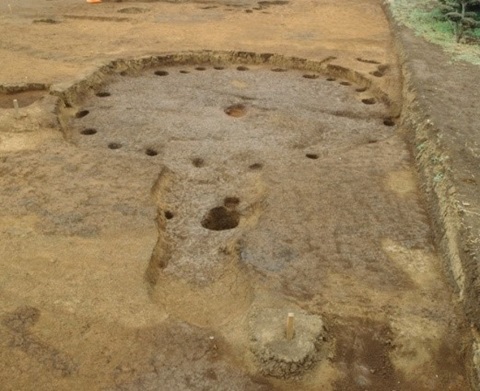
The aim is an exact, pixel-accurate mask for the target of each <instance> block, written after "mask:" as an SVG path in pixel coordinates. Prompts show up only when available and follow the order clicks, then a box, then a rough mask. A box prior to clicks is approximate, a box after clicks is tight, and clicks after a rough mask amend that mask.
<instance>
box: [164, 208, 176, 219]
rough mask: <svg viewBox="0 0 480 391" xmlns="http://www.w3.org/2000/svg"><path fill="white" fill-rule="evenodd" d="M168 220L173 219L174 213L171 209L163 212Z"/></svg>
mask: <svg viewBox="0 0 480 391" xmlns="http://www.w3.org/2000/svg"><path fill="white" fill-rule="evenodd" d="M163 215H164V216H165V218H166V219H167V220H171V219H173V216H174V214H173V213H172V212H170V211H169V210H166V211H165V213H164V214H163Z"/></svg>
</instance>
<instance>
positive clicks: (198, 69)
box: [195, 67, 207, 71]
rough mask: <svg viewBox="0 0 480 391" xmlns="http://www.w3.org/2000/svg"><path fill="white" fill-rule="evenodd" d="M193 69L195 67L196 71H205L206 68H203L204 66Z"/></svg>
mask: <svg viewBox="0 0 480 391" xmlns="http://www.w3.org/2000/svg"><path fill="white" fill-rule="evenodd" d="M195 69H196V70H197V71H205V70H207V68H205V67H196V68H195Z"/></svg>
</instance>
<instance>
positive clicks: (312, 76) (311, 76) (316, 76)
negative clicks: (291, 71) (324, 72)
mask: <svg viewBox="0 0 480 391" xmlns="http://www.w3.org/2000/svg"><path fill="white" fill-rule="evenodd" d="M303 77H304V78H305V79H318V77H319V76H318V75H315V74H306V75H303Z"/></svg>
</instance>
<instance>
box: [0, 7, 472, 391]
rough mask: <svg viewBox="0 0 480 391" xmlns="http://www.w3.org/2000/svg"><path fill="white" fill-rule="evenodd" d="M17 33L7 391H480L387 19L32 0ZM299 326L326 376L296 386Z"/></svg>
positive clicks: (7, 51) (309, 376)
mask: <svg viewBox="0 0 480 391" xmlns="http://www.w3.org/2000/svg"><path fill="white" fill-rule="evenodd" d="M133 3H135V4H133ZM250 11H251V12H250ZM0 28H1V29H2V32H1V33H2V37H5V40H2V47H1V49H0V50H1V52H2V56H3V57H2V58H4V59H5V64H7V66H5V67H3V68H2V70H1V71H0V80H1V82H2V86H3V89H4V90H5V91H9V92H15V91H17V93H16V94H10V95H7V96H6V97H5V99H3V100H2V102H6V103H5V104H4V105H5V106H8V105H7V103H9V101H11V99H18V101H19V102H20V105H21V106H25V107H22V108H21V109H20V113H19V116H20V118H16V116H17V113H16V112H15V111H14V110H13V109H9V108H4V109H2V113H1V114H2V117H1V121H0V127H1V129H2V133H1V144H0V148H1V149H2V177H1V181H2V192H1V198H2V205H4V208H3V211H2V217H1V228H2V232H1V235H2V239H1V242H2V244H3V246H2V247H1V249H0V250H1V251H2V255H1V260H0V262H1V265H2V266H1V267H2V276H1V279H2V280H1V289H2V290H1V295H2V302H1V303H2V304H1V308H0V311H1V313H2V315H1V317H2V322H1V326H0V333H1V335H2V338H1V341H2V342H1V343H2V348H1V350H0V363H1V368H0V375H1V377H2V384H4V385H5V387H6V389H12V390H13V389H52V388H53V389H132V390H134V389H179V390H181V389H186V390H191V389H219V390H221V389H252V390H254V389H259V390H262V389H265V390H267V389H278V390H282V389H285V390H287V389H304V390H318V389H325V390H328V389H338V390H346V389H366V388H368V389H373V390H384V389H399V390H402V389H418V390H423V389H425V390H430V389H451V390H464V389H468V388H469V385H468V383H469V380H468V379H469V373H468V371H467V368H468V362H469V357H468V351H467V350H466V349H467V348H468V347H469V346H470V342H471V335H470V327H469V324H468V322H467V321H466V320H465V319H464V317H463V315H462V313H463V312H462V307H461V306H460V305H457V304H456V303H457V300H456V297H457V296H456V295H455V294H454V293H453V291H452V290H451V287H450V286H449V284H448V281H447V277H448V273H446V269H444V268H443V267H442V265H443V264H442V262H441V257H440V256H439V255H438V254H437V252H436V251H435V247H434V242H433V239H432V237H433V235H432V225H431V224H430V222H429V221H430V218H429V215H428V213H427V207H426V204H425V203H424V202H423V193H422V192H421V191H419V189H420V187H421V186H422V185H423V184H424V183H423V182H422V180H423V179H422V180H421V181H420V182H419V181H418V179H417V176H416V174H415V167H414V163H413V161H412V159H411V158H410V153H409V148H408V146H407V144H406V141H405V139H406V138H408V135H409V130H408V129H405V128H404V127H402V125H401V124H402V122H401V121H399V120H398V117H399V115H400V114H401V102H402V99H401V82H400V81H401V76H400V68H399V65H398V61H397V57H396V53H395V49H394V46H393V42H392V38H391V35H390V31H389V27H388V23H387V20H386V18H385V16H384V14H383V12H382V9H381V4H380V3H379V2H377V1H361V2H358V1H355V2H349V1H346V2H342V3H341V4H339V3H338V2H332V1H324V2H317V3H313V2H297V3H295V4H290V3H279V2H277V3H273V2H272V3H268V2H261V3H248V2H239V3H236V4H233V5H232V4H229V5H227V4H225V3H220V2H219V3H208V4H203V3H202V4H199V3H182V4H169V3H158V2H153V3H139V2H132V3H125V2H123V3H114V2H111V3H110V2H107V3H103V4H102V5H101V6H87V5H83V4H77V2H75V1H67V2H65V1H63V2H60V1H49V2H29V1H23V2H18V3H17V4H15V6H14V7H13V8H12V13H9V12H8V13H6V14H4V15H3V16H2V25H1V26H0ZM31 37H34V38H31ZM55 37H57V38H56V39H55ZM205 49H214V50H226V51H231V50H237V51H239V50H240V51H241V50H248V51H254V52H257V53H264V52H270V53H279V54H284V55H288V56H296V57H297V58H308V59H309V60H310V62H305V61H301V60H298V59H297V60H291V59H289V58H288V57H282V56H263V57H262V56H257V55H249V54H248V53H245V52H240V53H238V52H237V53H228V52H215V53H211V52H206V51H205ZM180 51H193V52H189V54H185V55H177V54H175V53H178V52H180ZM161 52H171V53H174V54H173V55H172V56H171V57H167V58H166V59H165V58H164V59H163V60H162V59H159V58H157V57H148V56H149V55H158V53H161ZM99 53H101V55H99ZM144 56H147V57H144ZM140 57H142V58H144V60H138V61H135V60H128V58H140ZM116 58H127V60H125V61H118V62H114V63H111V62H110V61H111V60H113V59H116ZM104 64H110V66H106V67H105V66H104ZM215 66H216V67H217V68H218V67H219V66H222V67H224V68H225V69H224V70H222V71H221V72H220V73H222V75H223V76H219V72H217V71H220V70H219V69H217V70H216V69H214V67H215ZM238 67H246V68H248V70H243V71H242V70H239V69H238ZM143 68H145V69H146V70H145V73H143V72H142V70H143ZM199 68H206V69H205V70H201V69H199ZM271 69H276V70H286V72H271ZM154 71H160V74H159V75H155V76H156V78H155V76H153V78H152V76H148V75H152V74H153V72H154ZM180 71H186V72H189V73H188V74H186V73H184V74H183V75H184V76H186V77H187V78H188V79H179V75H180ZM161 72H167V73H168V74H163V75H162V73H161ZM215 72H217V73H215ZM122 73H123V75H124V76H121V74H122ZM174 75H175V76H174ZM273 75H275V77H277V76H278V77H280V78H281V83H278V79H277V81H275V80H274V81H271V78H272V77H273ZM304 75H307V76H309V77H303V76H304ZM158 76H161V77H158ZM317 76H318V77H317ZM145 77H150V80H147V81H146V84H145V83H144V84H141V83H142V80H143V79H142V78H145ZM329 78H330V79H336V80H330V81H328V80H327V79H329ZM160 80H161V82H160ZM165 80H167V81H165ZM158 83H163V84H161V87H160V91H153V92H155V93H157V94H158V93H160V92H162V91H164V93H165V94H166V95H164V96H162V99H161V100H160V102H161V104H158V105H156V106H155V103H156V102H155V97H153V98H151V97H150V98H149V99H146V96H148V94H151V93H152V90H150V86H153V85H155V84H158ZM168 83H173V84H171V85H170V86H168ZM301 83H303V84H301ZM314 83H317V84H314ZM332 83H334V84H332ZM348 84H350V85H348ZM178 85H180V86H181V89H178V88H177V86H178ZM283 85H288V86H291V88H290V89H288V90H286V91H285V90H282V89H281V86H283ZM43 87H45V88H48V89H49V91H50V92H51V94H49V96H46V97H44V98H42V99H40V100H38V101H36V99H37V98H38V97H39V96H41V95H42V88H43ZM260 87H261V88H260ZM23 88H25V89H26V90H29V89H32V88H34V89H35V91H34V92H32V91H30V92H29V91H25V92H19V90H22V89H23ZM156 88H159V87H158V86H157V87H156ZM167 88H170V90H168V89H167ZM189 88H190V90H189V91H188V94H184V95H186V96H183V95H182V93H181V91H185V90H188V89H189ZM363 89H366V90H365V91H362V90H363ZM39 91H40V92H39ZM43 91H44V93H43V95H47V94H46V91H45V90H43ZM106 91H107V92H109V93H111V95H110V96H103V97H102V96H96V95H95V94H97V93H102V92H106ZM115 91H117V92H118V93H117V94H116V93H114V92H115ZM165 91H169V93H168V94H167V93H166V92H165ZM178 91H180V93H178ZM175 93H177V95H175ZM289 94H290V95H289ZM190 97H191V98H190ZM59 98H60V99H59ZM23 99H25V101H24V100H23ZM109 99H110V100H112V99H119V100H116V101H113V103H108V102H109V101H108V100H109ZM222 99H223V100H222ZM364 100H366V101H369V102H373V103H376V104H374V105H367V104H365V102H363V103H362V101H364ZM31 101H36V102H35V103H33V104H32V105H27V104H28V103H30V102H31ZM137 103H140V106H136V104H137ZM151 103H154V105H153V106H152V107H150V106H149V105H150V104H151ZM240 105H242V106H243V108H244V109H245V113H244V115H243V112H242V110H244V109H241V107H240ZM232 106H234V107H233V108H234V109H235V110H237V111H236V112H237V113H239V115H238V116H237V115H229V112H230V114H231V113H232V111H229V108H230V109H232ZM371 106H373V107H371ZM132 108H133V109H134V112H136V113H139V112H140V113H142V115H135V114H134V115H128V110H129V109H130V110H131V109H132ZM115 110H117V111H115ZM142 110H143V111H142ZM86 111H88V113H87V115H86V116H83V114H82V112H83V113H85V112H86ZM122 111H123V112H124V113H127V114H125V115H126V117H125V118H124V119H122V120H121V121H120V122H122V123H123V125H124V129H122V128H120V127H119V128H118V129H117V128H115V127H113V128H111V129H108V126H109V124H113V123H114V122H115V119H118V120H119V119H120V118H121V117H120V115H121V114H122ZM77 114H78V115H77ZM108 115H111V117H108ZM150 118H153V123H150V122H149V119H150ZM155 118H157V121H158V124H157V128H154V127H153V126H154V125H155ZM403 118H405V116H404V117H403ZM88 121H91V122H88ZM128 121H130V122H128ZM226 121H229V122H226ZM242 121H243V122H242ZM219 124H221V125H222V126H223V127H224V128H223V130H222V129H221V128H219V127H218V125H219ZM117 125H121V124H117ZM180 125H183V126H180ZM391 125H393V126H391ZM87 129H94V130H95V131H96V132H97V133H93V132H92V131H90V134H88V132H87V133H83V134H82V132H84V131H86V130H87ZM132 129H133V130H136V132H135V133H134V134H132V133H128V132H129V131H130V132H131V131H132ZM179 129H180V130H179ZM177 130H178V131H177ZM246 130H250V131H251V132H254V131H257V132H258V131H259V130H261V131H262V134H261V135H255V134H252V133H248V132H247V133H246V134H245V138H241V137H240V136H241V134H240V132H243V131H246ZM122 132H123V133H122ZM185 132H186V133H185ZM189 132H190V133H189ZM202 132H203V133H202ZM275 132H278V133H275ZM232 134H233V136H232ZM90 136H91V137H90ZM94 137H97V138H94ZM102 137H105V140H103V139H102ZM108 137H115V138H121V137H125V139H124V140H120V141H122V142H123V143H125V144H122V142H119V141H118V140H117V139H108ZM232 137H233V138H232ZM235 137H237V138H235ZM95 140H97V141H98V142H96V141H95ZM112 143H117V144H116V145H120V148H116V147H115V148H111V146H112ZM128 143H129V144H128ZM149 151H150V152H149ZM225 151H228V153H225ZM147 152H148V153H147ZM215 208H221V210H222V211H223V212H222V213H227V212H229V214H228V215H229V216H230V217H231V216H232V214H231V213H230V212H232V210H233V211H234V212H235V213H237V215H236V214H235V213H233V216H239V217H238V220H239V221H238V225H237V226H235V227H233V226H232V229H231V230H224V231H218V230H215V229H214V230H211V229H210V230H209V229H206V227H205V225H210V223H208V221H211V220H212V217H211V216H210V215H208V210H209V209H211V210H213V209H215ZM217 211H218V209H217ZM158 212H161V213H158ZM224 217H225V216H224ZM213 220H215V219H213ZM224 220H225V219H223V220H222V221H224ZM227 220H228V218H227ZM233 220H236V217H234V218H233ZM202 222H203V224H202ZM155 223H156V224H155ZM233 225H235V224H233ZM433 225H434V226H435V224H433ZM220 226H222V224H220ZM433 228H436V227H433ZM166 248H167V249H168V251H166V250H165V249H166ZM152 251H153V253H152ZM166 261H168V263H167V262H166ZM145 276H146V277H147V278H145ZM292 311H293V312H295V313H297V318H298V321H297V323H298V326H297V327H298V333H299V335H298V337H299V338H300V337H301V336H302V335H304V334H302V330H303V329H302V324H303V325H306V324H307V323H308V324H310V325H315V328H316V329H317V331H316V332H314V333H311V334H309V335H311V338H312V341H313V342H314V343H313V347H312V348H311V349H310V350H309V351H310V352H313V353H312V354H309V353H308V352H307V353H306V356H305V357H307V358H308V359H307V360H303V361H302V360H298V362H294V363H293V364H295V366H296V367H293V364H292V365H287V366H285V365H284V363H285V362H286V361H288V360H286V359H285V356H282V357H283V358H281V359H280V360H279V361H280V364H279V365H276V364H275V361H278V360H275V359H274V360H272V357H276V358H278V357H280V356H281V353H280V354H271V352H272V349H273V348H272V341H271V338H272V337H271V335H273V336H274V337H275V335H277V337H276V339H275V338H274V340H273V342H278V340H279V339H281V332H278V331H275V330H276V329H277V326H276V325H278V322H283V320H282V314H284V316H285V317H286V314H287V313H288V312H292ZM266 314H267V315H268V317H269V318H271V319H272V322H271V323H272V325H271V327H272V330H271V332H270V333H269V330H268V319H267V320H265V316H266ZM275 320H276V321H275ZM302 322H303V323H302ZM275 333H280V334H275ZM307 334H308V333H307ZM269 338H270V339H269ZM265 341H267V342H266V344H265V343H264V344H262V342H265ZM277 345H278V344H277ZM287 347H288V346H287ZM281 348H282V346H281ZM265 352H266V355H265ZM286 354H287V356H288V355H289V354H291V352H289V351H288V349H287V353H286ZM272 361H273V364H272ZM297 364H298V365H297ZM302 366H303V368H302ZM286 367H287V368H288V371H287V370H285V368H286ZM298 367H300V368H298ZM272 368H273V369H272ZM279 368H280V369H279ZM282 368H283V369H282ZM302 369H304V370H305V371H303V372H302ZM290 372H291V373H290ZM271 375H274V376H271ZM279 377H280V378H279ZM162 387H163V388H162Z"/></svg>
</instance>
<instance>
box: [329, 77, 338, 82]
mask: <svg viewBox="0 0 480 391" xmlns="http://www.w3.org/2000/svg"><path fill="white" fill-rule="evenodd" d="M335 80H337V79H335V78H334V77H327V81H335Z"/></svg>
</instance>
